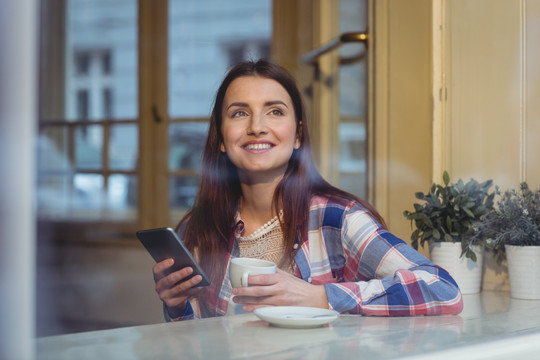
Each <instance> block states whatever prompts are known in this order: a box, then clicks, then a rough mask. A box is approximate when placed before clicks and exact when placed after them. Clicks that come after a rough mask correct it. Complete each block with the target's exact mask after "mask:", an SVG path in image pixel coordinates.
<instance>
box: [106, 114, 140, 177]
mask: <svg viewBox="0 0 540 360" xmlns="http://www.w3.org/2000/svg"><path fill="white" fill-rule="evenodd" d="M138 138H139V133H138V129H137V125H135V124H117V125H111V131H110V138H109V168H111V169H113V170H134V169H135V167H136V165H137V148H138Z"/></svg>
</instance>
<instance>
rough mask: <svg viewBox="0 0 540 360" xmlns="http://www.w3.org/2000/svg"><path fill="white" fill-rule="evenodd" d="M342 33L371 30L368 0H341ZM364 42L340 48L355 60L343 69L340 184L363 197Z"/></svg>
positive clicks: (341, 67) (341, 51)
mask: <svg viewBox="0 0 540 360" xmlns="http://www.w3.org/2000/svg"><path fill="white" fill-rule="evenodd" d="M339 4H340V5H339V6H340V32H341V33H344V32H362V31H365V30H366V29H367V1H366V0H341V1H340V3H339ZM366 50H367V49H366V47H365V46H364V45H363V44H346V45H345V46H342V47H341V48H340V50H339V54H340V57H341V58H342V59H354V61H351V62H350V63H347V64H342V65H341V66H340V68H339V82H340V84H339V87H340V93H339V101H340V113H341V114H340V115H341V116H340V117H341V119H340V120H341V123H340V125H339V140H340V144H341V146H340V158H339V159H340V164H339V168H340V184H339V185H340V187H341V188H343V189H344V190H347V191H349V192H351V193H353V194H355V195H358V196H360V197H362V198H366V196H367V172H366V171H367V169H366V150H367V144H366V119H367V100H368V96H367V55H366Z"/></svg>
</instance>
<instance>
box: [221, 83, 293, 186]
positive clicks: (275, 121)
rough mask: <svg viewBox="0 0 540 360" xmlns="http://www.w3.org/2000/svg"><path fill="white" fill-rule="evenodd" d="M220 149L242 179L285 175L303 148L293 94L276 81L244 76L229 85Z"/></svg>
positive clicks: (260, 178) (223, 109)
mask: <svg viewBox="0 0 540 360" xmlns="http://www.w3.org/2000/svg"><path fill="white" fill-rule="evenodd" d="M222 119H223V120H222V125H221V132H222V135H223V143H222V144H221V151H223V152H226V153H227V155H228V157H229V159H230V160H231V162H232V163H233V164H234V165H235V166H236V167H237V168H238V174H239V176H240V179H241V180H242V181H245V182H246V181H265V180H269V179H277V178H281V177H283V175H284V174H285V170H286V169H287V165H288V162H289V159H290V158H291V155H292V152H293V150H294V149H298V148H299V147H300V140H299V139H298V137H297V135H296V118H295V113H294V107H293V103H292V100H291V97H290V96H289V94H288V93H287V91H286V90H285V88H284V87H283V86H281V85H280V84H279V83H278V82H277V81H275V80H272V79H268V78H263V77H259V76H242V77H239V78H237V79H235V80H234V81H233V82H232V83H231V84H230V85H229V87H228V89H227V91H226V93H225V97H224V101H223V108H222Z"/></svg>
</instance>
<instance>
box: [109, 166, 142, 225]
mask: <svg viewBox="0 0 540 360" xmlns="http://www.w3.org/2000/svg"><path fill="white" fill-rule="evenodd" d="M107 206H108V215H109V217H111V218H113V219H115V220H132V219H135V216H136V210H137V177H135V176H128V175H119V174H117V175H111V176H110V177H109V183H108V187H107Z"/></svg>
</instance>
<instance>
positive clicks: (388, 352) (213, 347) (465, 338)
mask: <svg viewBox="0 0 540 360" xmlns="http://www.w3.org/2000/svg"><path fill="white" fill-rule="evenodd" d="M464 305H465V308H464V311H463V313H462V314H460V315H455V316H449V315H446V316H418V317H387V318H385V317H366V316H358V315H341V316H340V317H339V318H338V319H337V320H336V321H335V322H333V323H332V324H330V325H325V326H324V327H321V328H315V329H284V328H278V327H274V326H269V325H268V323H266V322H264V321H262V320H259V319H258V318H257V317H256V316H255V315H253V314H245V315H235V316H226V317H219V318H212V319H203V320H193V321H184V322H177V323H163V324H156V325H145V326H137V327H129V328H119V329H112V330H103V331H93V332H86V333H77V334H68V335H59V336H51V337H44V338H39V339H37V351H36V352H37V358H38V359H55V360H59V359H252V358H256V359H351V360H352V359H359V358H363V359H393V358H414V359H423V358H425V359H434V358H436V359H438V360H439V359H446V358H448V359H450V358H452V359H454V360H455V359H459V360H463V359H506V358H516V357H517V356H529V358H535V357H534V356H538V354H539V353H540V301H533V300H518V299H513V298H510V296H509V294H508V293H506V292H483V293H480V294H477V295H465V296H464ZM435 353H436V354H435Z"/></svg>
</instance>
